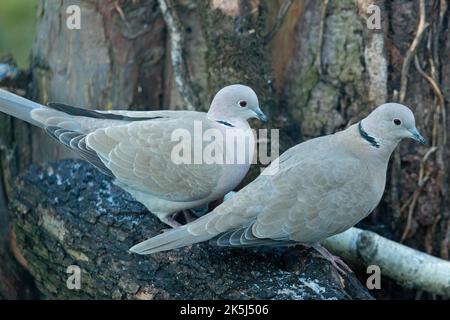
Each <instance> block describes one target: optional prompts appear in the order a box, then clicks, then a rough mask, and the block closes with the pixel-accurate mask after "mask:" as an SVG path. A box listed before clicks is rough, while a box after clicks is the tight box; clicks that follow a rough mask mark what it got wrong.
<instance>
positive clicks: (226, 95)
mask: <svg viewBox="0 0 450 320" xmlns="http://www.w3.org/2000/svg"><path fill="white" fill-rule="evenodd" d="M0 111H2V112H4V113H7V114H9V115H11V116H14V117H17V118H20V119H22V120H25V121H27V122H29V123H31V124H33V125H36V126H39V127H41V128H43V129H45V130H46V131H47V133H48V134H50V135H51V136H52V137H54V138H55V139H57V140H58V141H59V142H61V143H63V144H64V145H66V146H67V147H69V148H70V149H72V150H73V151H75V152H76V153H78V154H79V155H80V156H81V157H82V158H84V159H85V160H87V161H89V162H90V163H91V164H93V165H94V166H96V167H97V168H98V169H99V170H101V171H102V172H103V173H105V174H107V175H109V176H111V177H113V178H114V181H115V183H116V184H117V185H119V186H120V187H122V188H123V189H124V190H126V191H128V192H129V193H130V194H131V195H132V196H133V197H134V198H135V199H136V200H138V201H140V202H141V203H143V204H144V205H145V206H146V207H147V208H148V209H149V210H150V212H152V213H153V214H155V215H156V216H158V218H159V219H160V220H161V221H163V222H165V223H166V224H168V225H170V226H178V225H179V224H178V223H177V222H176V221H175V220H174V219H173V217H172V216H173V214H174V213H176V212H179V211H181V210H186V209H191V208H195V207H199V206H202V205H205V204H207V203H209V202H211V201H213V200H215V199H218V198H220V197H221V196H223V195H224V194H226V193H227V192H228V191H230V190H232V189H234V188H235V187H236V186H237V185H238V184H239V182H240V181H241V180H242V179H243V178H244V176H245V175H246V174H247V172H248V169H249V167H250V163H251V160H252V157H253V152H254V145H255V141H254V136H253V135H249V136H248V143H247V144H245V145H244V146H243V147H241V149H240V150H238V151H237V152H242V153H244V154H245V155H246V157H244V160H245V161H243V162H242V163H241V162H235V163H231V164H222V163H220V162H217V163H210V164H207V163H205V162H204V161H203V162H200V163H192V164H191V163H175V162H174V161H172V160H173V159H172V158H171V157H172V156H173V155H172V151H173V149H174V148H175V147H176V146H177V145H178V144H180V143H184V144H185V143H187V142H186V141H184V142H183V141H181V142H180V141H178V140H174V139H173V137H172V135H173V133H174V131H175V130H177V129H178V130H179V129H183V130H184V132H188V133H191V134H192V135H195V132H194V130H195V127H196V125H200V126H201V128H202V132H205V131H207V130H208V129H214V130H216V131H218V132H219V133H222V134H223V136H226V135H227V134H230V133H231V134H230V137H233V134H236V135H239V134H241V132H242V131H243V130H247V129H248V130H249V131H250V127H249V124H248V122H247V120H248V119H249V118H259V119H261V120H262V121H266V116H265V115H264V113H263V112H262V111H261V109H260V107H259V102H258V98H257V96H256V94H255V92H254V91H253V90H252V89H251V88H249V87H247V86H244V85H239V84H236V85H231V86H227V87H225V88H223V89H221V90H220V91H219V92H218V93H217V94H216V95H215V97H214V99H213V101H212V103H211V106H210V109H209V111H208V113H204V112H196V111H168V110H167V111H116V110H114V111H93V110H86V109H83V108H78V107H73V106H68V105H64V104H59V103H50V104H49V105H48V106H43V105H40V104H37V103H35V102H32V101H30V100H27V99H24V98H22V97H19V96H17V95H14V94H12V93H10V92H8V91H5V90H0ZM194 138H195V137H194ZM197 138H198V137H197ZM188 142H189V141H188ZM201 143H202V147H205V144H206V143H205V142H204V141H201ZM208 144H209V145H210V144H220V141H217V142H216V141H212V142H209V143H208ZM217 146H218V147H219V148H222V147H223V148H224V149H225V150H224V153H226V152H227V150H226V148H227V145H226V142H223V141H222V144H220V145H217ZM229 148H234V146H233V145H231V147H229ZM192 152H194V151H192ZM246 159H249V160H246Z"/></svg>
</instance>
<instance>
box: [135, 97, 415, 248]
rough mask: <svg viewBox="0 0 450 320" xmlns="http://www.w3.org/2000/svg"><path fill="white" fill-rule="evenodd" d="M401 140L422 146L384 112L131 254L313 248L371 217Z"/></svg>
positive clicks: (394, 112) (297, 152) (406, 124)
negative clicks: (191, 248) (209, 247)
mask: <svg viewBox="0 0 450 320" xmlns="http://www.w3.org/2000/svg"><path fill="white" fill-rule="evenodd" d="M399 121H400V124H398V122H399ZM406 137H410V138H414V139H416V140H419V141H421V142H423V138H422V137H421V136H420V134H419V133H418V131H417V130H416V128H415V121H414V116H413V114H412V112H411V111H410V110H409V109H408V108H407V107H405V106H402V105H399V104H394V103H390V104H384V105H382V106H380V107H378V108H377V109H375V110H374V111H373V112H372V113H371V114H370V115H369V116H368V117H367V118H365V119H363V120H362V121H361V122H360V123H358V124H354V125H352V126H350V127H349V128H347V129H346V130H344V131H341V132H338V133H336V134H333V135H328V136H323V137H319V138H316V139H312V140H309V141H306V142H304V143H301V144H299V145H297V146H295V147H293V148H291V149H289V150H288V151H286V152H284V153H283V154H282V155H281V156H280V158H279V168H277V167H276V166H275V165H271V166H269V167H268V168H267V169H266V172H265V174H264V175H261V176H259V177H258V178H257V179H256V180H255V181H253V182H252V183H250V184H249V185H247V186H246V187H245V188H243V189H242V190H241V191H239V192H238V193H237V194H236V195H235V196H234V197H233V198H232V199H231V200H229V201H226V202H224V203H223V204H222V205H220V206H218V207H217V208H216V209H215V210H214V211H213V212H211V213H209V214H207V215H205V216H203V217H201V218H199V219H198V220H196V221H194V222H192V223H189V224H187V225H184V226H182V227H180V228H177V229H175V230H171V231H168V232H165V233H163V234H161V235H158V236H156V237H154V238H151V239H149V240H147V241H144V242H142V243H140V244H138V245H136V246H134V247H133V248H131V249H130V250H131V251H132V252H135V253H139V254H149V253H154V252H158V251H164V250H170V249H174V248H178V247H182V246H186V245H189V244H193V243H197V242H201V241H206V240H210V239H214V240H215V243H216V244H218V245H221V246H252V245H289V244H293V243H302V244H313V245H314V244H316V243H318V242H320V241H322V240H323V239H325V238H327V237H329V236H332V235H335V234H337V233H340V232H343V231H345V230H346V229H348V228H350V227H352V226H353V225H355V224H356V223H357V222H358V221H360V220H361V219H363V218H364V217H366V216H367V215H368V214H369V213H370V212H372V210H373V209H374V208H375V207H376V206H377V204H378V202H379V201H380V199H381V197H382V195H383V191H384V187H385V181H386V171H387V165H388V161H389V157H390V155H391V153H392V151H393V150H394V148H395V147H396V146H397V144H398V143H399V141H400V140H401V139H402V138H406Z"/></svg>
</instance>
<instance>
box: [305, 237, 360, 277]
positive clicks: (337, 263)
mask: <svg viewBox="0 0 450 320" xmlns="http://www.w3.org/2000/svg"><path fill="white" fill-rule="evenodd" d="M312 247H313V248H314V249H315V250H316V251H317V252H318V253H320V255H321V256H322V257H323V258H324V259H326V260H328V261H329V262H330V263H331V264H332V265H333V267H335V268H336V270H338V271H339V272H340V273H341V274H343V275H346V274H347V273H354V272H353V270H352V269H351V268H350V267H349V266H348V265H347V264H346V263H345V262H344V261H343V260H342V259H341V258H340V257H338V256H335V255H333V254H332V253H331V252H329V251H328V250H327V249H326V248H325V247H323V246H322V245H320V244H317V245H313V246H312ZM341 267H342V268H341Z"/></svg>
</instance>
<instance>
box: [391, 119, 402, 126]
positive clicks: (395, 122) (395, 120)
mask: <svg viewBox="0 0 450 320" xmlns="http://www.w3.org/2000/svg"><path fill="white" fill-rule="evenodd" d="M393 121H394V124H395V125H396V126H399V125H401V124H402V121H401V120H400V119H394V120H393Z"/></svg>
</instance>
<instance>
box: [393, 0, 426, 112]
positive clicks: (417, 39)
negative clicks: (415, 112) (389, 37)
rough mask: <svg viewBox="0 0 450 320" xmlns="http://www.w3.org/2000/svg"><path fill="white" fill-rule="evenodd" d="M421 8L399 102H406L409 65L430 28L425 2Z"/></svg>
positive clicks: (403, 71)
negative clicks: (426, 19)
mask: <svg viewBox="0 0 450 320" xmlns="http://www.w3.org/2000/svg"><path fill="white" fill-rule="evenodd" d="M419 7H420V18H419V25H418V26H417V32H416V36H415V38H414V40H413V42H412V43H411V46H410V47H409V49H408V51H407V53H406V57H405V60H404V61H403V66H402V73H401V78H400V93H399V102H400V103H403V102H404V101H405V95H406V89H407V87H408V73H409V65H410V64H411V59H412V58H413V56H414V55H415V53H416V49H417V46H418V45H419V43H420V40H421V39H422V36H423V34H424V32H425V30H426V29H427V28H428V26H429V24H428V22H426V21H425V0H419Z"/></svg>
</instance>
